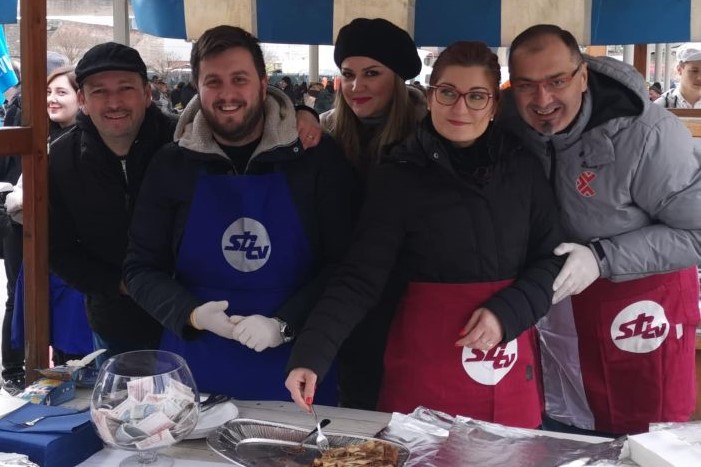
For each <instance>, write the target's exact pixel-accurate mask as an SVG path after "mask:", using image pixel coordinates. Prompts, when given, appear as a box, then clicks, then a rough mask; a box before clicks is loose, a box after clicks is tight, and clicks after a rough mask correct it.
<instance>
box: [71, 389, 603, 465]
mask: <svg viewBox="0 0 701 467" xmlns="http://www.w3.org/2000/svg"><path fill="white" fill-rule="evenodd" d="M235 404H236V406H237V407H238V408H239V418H252V419H257V420H266V421H271V422H278V423H285V424H288V425H294V426H300V427H305V428H309V429H310V430H311V428H312V427H313V425H314V419H313V417H312V416H311V415H309V414H307V413H306V412H304V411H302V410H301V409H300V408H299V407H297V406H296V405H295V404H294V403H292V402H278V401H236V402H235ZM314 407H315V409H316V412H317V414H318V415H319V417H320V418H329V419H331V420H332V424H331V425H330V426H329V431H335V432H341V433H351V434H358V435H364V436H374V435H375V434H376V433H377V432H378V431H380V430H382V429H383V428H384V427H385V426H387V423H389V420H390V418H391V414H389V413H383V412H370V411H367V410H354V409H342V408H339V407H326V406H316V405H315V406H314ZM213 410H214V409H213ZM537 433H538V434H541V435H548V436H553V437H556V438H568V439H575V440H579V441H586V442H590V443H598V442H603V441H610V440H609V439H608V438H596V437H592V436H582V435H570V434H565V433H555V432H546V431H538V432H537ZM161 452H162V453H164V454H168V455H169V456H171V457H172V458H173V459H175V463H174V464H173V466H174V467H185V466H188V467H198V466H201V467H215V466H222V467H223V466H231V463H229V462H228V461H226V460H225V459H224V458H222V457H221V456H219V455H218V454H217V453H215V452H214V451H212V450H210V449H209V448H208V447H207V444H206V443H205V441H204V440H191V441H182V442H180V443H178V444H176V445H175V446H173V447H171V448H168V449H164V450H162V451H161ZM131 454H133V453H132V452H129V451H123V450H116V449H109V448H106V449H103V450H102V451H100V452H97V453H95V454H94V455H93V456H91V457H90V458H89V459H87V460H86V461H85V462H83V463H81V464H79V465H80V466H81V467H109V466H117V465H119V462H120V461H121V460H122V459H124V458H125V457H127V456H129V455H131Z"/></svg>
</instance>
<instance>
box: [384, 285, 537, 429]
mask: <svg viewBox="0 0 701 467" xmlns="http://www.w3.org/2000/svg"><path fill="white" fill-rule="evenodd" d="M511 282H512V281H511V280H506V281H499V282H487V283H478V284H436V283H411V284H410V285H409V287H408V289H407V291H406V293H405V295H404V297H403V299H402V302H401V304H400V305H399V309H398V310H397V313H396V315H395V318H394V321H393V322H392V327H391V328H390V334H389V339H388V341H387V348H386V350H385V359H384V367H385V369H384V380H383V382H382V388H381V390H380V398H379V402H378V409H379V410H382V411H387V412H402V413H409V412H411V411H413V410H414V409H415V408H416V407H418V406H420V405H423V406H425V407H428V408H431V409H435V410H440V411H443V412H446V413H448V414H450V415H464V416H468V417H472V418H475V419H479V420H485V421H489V422H497V423H501V424H504V425H510V426H518V427H525V428H535V427H537V426H539V425H540V424H541V412H542V405H541V403H542V398H541V393H540V390H541V387H540V383H539V381H538V380H539V377H540V369H539V368H538V367H537V365H538V358H536V355H537V351H536V334H535V329H534V328H530V329H528V330H527V331H525V332H524V333H522V334H521V335H520V336H519V337H518V338H516V339H514V340H512V341H511V342H508V343H506V344H502V345H499V346H495V347H494V348H492V349H490V350H489V351H487V352H482V351H480V350H473V349H469V348H467V347H455V341H457V340H458V339H459V338H460V337H459V336H458V333H459V331H460V330H461V329H462V328H463V326H465V324H467V321H468V320H469V319H470V316H471V315H472V313H473V312H474V310H475V309H477V308H479V307H480V306H482V304H483V303H484V302H485V301H486V300H487V299H488V298H489V297H491V296H492V295H494V294H495V293H496V292H498V291H499V290H501V289H503V288H504V287H507V286H508V285H509V284H511Z"/></svg>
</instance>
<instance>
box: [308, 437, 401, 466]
mask: <svg viewBox="0 0 701 467" xmlns="http://www.w3.org/2000/svg"><path fill="white" fill-rule="evenodd" d="M398 459H399V450H398V449H397V448H396V447H395V446H392V445H391V444H387V443H383V442H382V441H376V440H369V441H366V442H364V443H361V444H353V445H350V446H346V447H342V448H333V449H329V450H327V451H325V452H324V453H323V454H322V456H321V457H320V458H318V459H315V460H314V462H313V463H312V467H396V466H397V462H398Z"/></svg>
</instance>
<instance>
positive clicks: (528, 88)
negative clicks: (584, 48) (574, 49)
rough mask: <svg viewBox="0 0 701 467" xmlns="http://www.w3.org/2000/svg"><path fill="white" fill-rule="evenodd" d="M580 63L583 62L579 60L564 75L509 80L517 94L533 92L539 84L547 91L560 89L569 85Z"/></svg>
mask: <svg viewBox="0 0 701 467" xmlns="http://www.w3.org/2000/svg"><path fill="white" fill-rule="evenodd" d="M582 63H583V62H579V65H577V68H575V69H574V71H573V72H572V73H569V74H567V75H565V76H558V77H556V78H546V79H541V80H538V81H531V80H527V79H519V78H517V79H514V80H512V81H511V87H512V88H513V90H514V92H518V93H519V94H535V93H536V92H537V91H538V89H540V87H541V86H542V87H543V88H545V90H546V91H548V92H557V91H560V90H562V89H565V88H566V87H567V86H569V85H570V83H571V82H572V80H573V79H574V77H575V75H576V74H577V72H578V71H579V69H580V68H582Z"/></svg>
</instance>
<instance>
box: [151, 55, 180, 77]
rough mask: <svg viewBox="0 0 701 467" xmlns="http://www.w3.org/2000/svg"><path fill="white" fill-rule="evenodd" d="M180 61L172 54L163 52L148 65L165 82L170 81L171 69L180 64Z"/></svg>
mask: <svg viewBox="0 0 701 467" xmlns="http://www.w3.org/2000/svg"><path fill="white" fill-rule="evenodd" d="M181 62H182V60H180V59H179V58H178V56H177V55H176V54H175V53H173V52H165V53H164V54H163V55H160V56H159V57H158V58H156V59H155V60H153V61H151V63H150V64H149V65H150V66H151V68H153V71H155V72H156V74H157V75H158V76H159V77H160V78H161V79H163V80H164V81H166V82H169V81H170V78H171V74H172V69H173V68H174V67H175V66H176V65H178V64H180V63H181Z"/></svg>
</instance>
